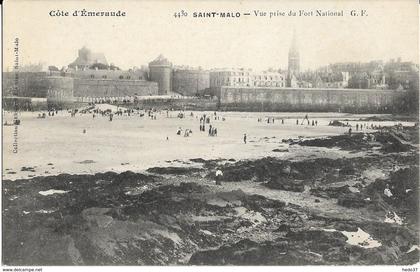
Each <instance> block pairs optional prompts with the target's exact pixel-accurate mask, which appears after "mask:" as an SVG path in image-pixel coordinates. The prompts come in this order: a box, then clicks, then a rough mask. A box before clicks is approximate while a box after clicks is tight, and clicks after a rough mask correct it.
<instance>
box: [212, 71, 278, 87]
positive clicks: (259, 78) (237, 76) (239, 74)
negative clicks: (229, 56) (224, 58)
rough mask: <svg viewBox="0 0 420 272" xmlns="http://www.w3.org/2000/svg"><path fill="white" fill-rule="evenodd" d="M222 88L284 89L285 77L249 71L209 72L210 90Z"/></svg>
mask: <svg viewBox="0 0 420 272" xmlns="http://www.w3.org/2000/svg"><path fill="white" fill-rule="evenodd" d="M222 86H231V87H232V86H243V87H280V88H281V87H286V77H285V75H283V74H280V73H278V72H273V71H263V72H254V71H252V70H251V69H219V70H213V71H210V88H219V87H222Z"/></svg>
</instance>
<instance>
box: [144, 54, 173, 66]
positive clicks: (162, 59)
mask: <svg viewBox="0 0 420 272" xmlns="http://www.w3.org/2000/svg"><path fill="white" fill-rule="evenodd" d="M149 65H168V66H172V63H171V62H170V61H168V59H167V58H165V57H164V56H163V55H162V54H160V55H159V56H158V57H157V58H156V59H154V60H153V61H151V62H150V63H149Z"/></svg>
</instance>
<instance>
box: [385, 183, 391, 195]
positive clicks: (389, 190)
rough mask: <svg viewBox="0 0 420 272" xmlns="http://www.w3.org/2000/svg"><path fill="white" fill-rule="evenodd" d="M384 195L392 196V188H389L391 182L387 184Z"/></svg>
mask: <svg viewBox="0 0 420 272" xmlns="http://www.w3.org/2000/svg"><path fill="white" fill-rule="evenodd" d="M384 195H386V196H387V197H391V196H392V192H391V189H389V184H387V185H386V187H385V190H384Z"/></svg>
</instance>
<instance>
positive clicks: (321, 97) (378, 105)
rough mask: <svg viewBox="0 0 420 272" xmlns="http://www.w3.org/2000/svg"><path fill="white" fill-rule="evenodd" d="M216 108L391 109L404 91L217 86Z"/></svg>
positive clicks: (381, 110) (245, 109)
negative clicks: (217, 100) (217, 104)
mask: <svg viewBox="0 0 420 272" xmlns="http://www.w3.org/2000/svg"><path fill="white" fill-rule="evenodd" d="M216 94H219V103H220V106H219V107H220V110H232V111H341V112H359V113H362V112H372V113H375V112H392V111H393V107H394V102H395V101H396V100H397V99H398V98H399V97H401V96H402V95H405V92H401V91H392V90H370V89H369V90H366V89H364V90H362V89H328V88H326V89H315V88H311V89H309V88H308V89H295V88H240V87H221V88H220V90H217V91H216Z"/></svg>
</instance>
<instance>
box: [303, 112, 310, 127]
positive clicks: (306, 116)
mask: <svg viewBox="0 0 420 272" xmlns="http://www.w3.org/2000/svg"><path fill="white" fill-rule="evenodd" d="M305 120H308V125H309V118H308V114H306V115H305V118H303V120H302V125H303V122H304V121H305Z"/></svg>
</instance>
